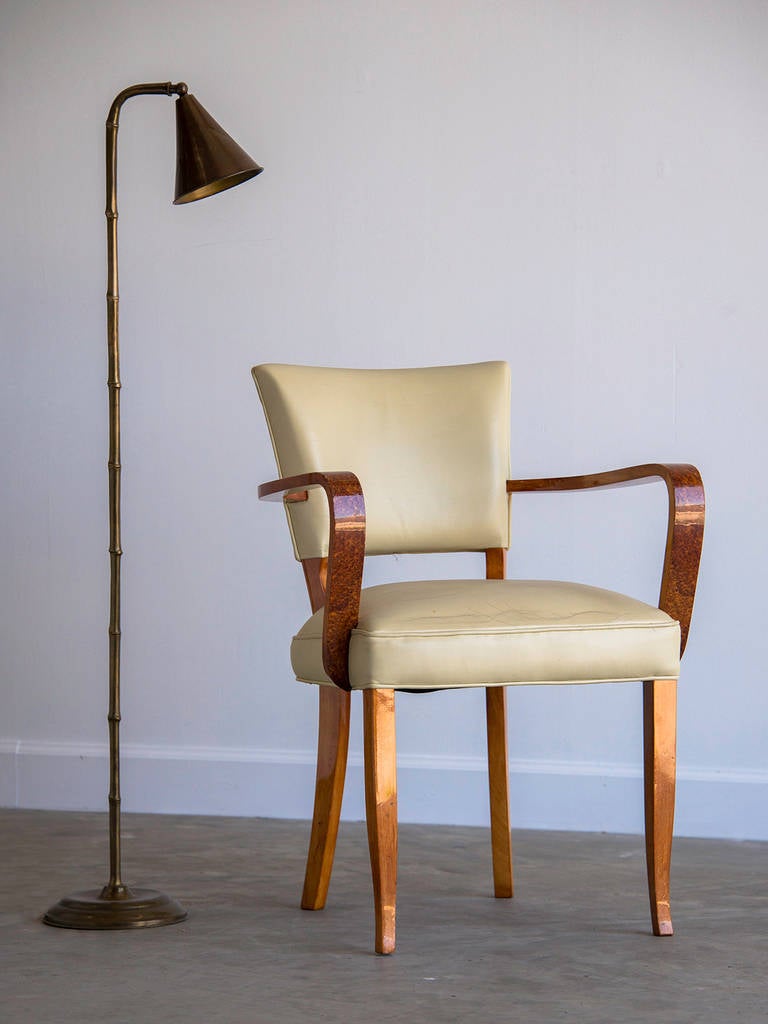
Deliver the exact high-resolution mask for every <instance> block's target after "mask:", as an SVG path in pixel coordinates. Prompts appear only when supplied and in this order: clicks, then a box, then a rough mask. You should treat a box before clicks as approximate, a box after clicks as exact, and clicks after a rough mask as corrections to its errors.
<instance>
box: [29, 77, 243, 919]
mask: <svg viewBox="0 0 768 1024" xmlns="http://www.w3.org/2000/svg"><path fill="white" fill-rule="evenodd" d="M144 95H162V96H178V99H177V100H176V195H175V198H174V203H175V204H178V203H191V202H194V201H195V200H196V199H204V198H205V197H206V196H211V195H214V194H215V193H216V192H222V191H223V190H224V189H227V188H231V187H232V185H239V184H240V182H242V181H247V180H248V178H253V177H254V176H255V175H257V174H259V173H260V172H261V170H262V168H261V167H259V165H258V164H257V163H256V162H255V161H254V160H253V159H252V158H251V157H250V156H248V154H247V153H246V152H245V151H244V150H242V149H241V148H240V147H239V146H238V145H237V143H236V142H234V141H233V139H231V138H230V137H229V135H227V133H226V132H225V131H224V130H223V128H222V127H221V126H220V125H219V124H217V123H216V121H214V119H213V118H212V117H211V115H210V114H209V113H208V112H207V111H206V110H205V109H204V108H203V107H201V106H200V104H199V103H198V102H197V100H196V99H195V97H194V96H190V95H189V92H188V90H187V86H186V84H185V83H184V82H178V83H177V84H173V83H172V82H153V83H148V84H144V85H132V86H131V87H130V88H128V89H123V91H122V92H121V93H118V95H117V96H116V97H115V100H114V102H113V103H112V106H111V107H110V109H109V116H108V117H107V208H106V215H107V348H108V357H109V379H108V383H107V386H108V388H109V463H108V467H109V559H110V601H109V714H108V718H107V720H108V722H109V881H108V882H107V884H106V885H105V886H104V888H103V889H101V890H99V889H96V890H93V891H87V892H77V893H74V894H73V895H72V896H65V897H64V898H63V899H62V900H59V902H58V903H57V904H56V905H55V906H53V907H51V908H50V910H48V912H47V913H46V914H45V916H44V917H43V921H44V922H45V923H46V924H50V925H55V926H57V927H59V928H141V927H144V928H147V927H151V926H154V925H162V924H175V923H176V922H177V921H183V920H184V918H185V917H186V916H187V912H186V910H184V909H183V908H182V907H181V906H180V905H179V904H178V903H177V902H176V901H175V900H174V899H172V898H171V897H170V896H166V895H165V894H164V893H161V892H156V891H155V890H154V889H130V888H128V886H127V885H125V884H124V883H123V880H122V878H121V872H120V739H119V729H120V556H121V555H122V549H121V547H120V355H119V346H118V288H117V129H118V121H119V118H120V109H121V107H122V105H123V103H124V102H125V101H126V100H128V99H131V98H132V97H133V96H144Z"/></svg>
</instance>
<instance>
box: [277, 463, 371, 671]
mask: <svg viewBox="0 0 768 1024" xmlns="http://www.w3.org/2000/svg"><path fill="white" fill-rule="evenodd" d="M311 487H322V488H323V490H324V491H325V493H326V496H327V497H328V511H329V512H330V517H331V531H330V537H329V541H328V576H327V584H326V591H325V605H324V613H323V668H324V669H325V671H326V673H327V675H328V677H329V679H332V680H333V682H334V683H335V684H336V685H337V686H339V687H341V689H342V690H349V689H351V687H350V685H349V667H348V659H349V637H350V634H351V632H352V630H353V629H354V628H355V626H356V625H357V616H358V613H359V611H360V589H361V587H362V585H363V560H364V557H365V502H364V500H363V489H362V487H361V486H360V481H359V480H358V479H357V477H356V476H355V474H354V473H304V474H302V475H301V476H289V477H284V478H283V479H282V480H271V481H270V482H269V483H266V484H261V486H260V487H259V497H260V498H265V499H267V500H268V501H280V500H283V499H284V500H285V501H287V502H292V501H306V500H307V490H308V489H309V488H311Z"/></svg>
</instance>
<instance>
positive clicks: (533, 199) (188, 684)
mask: <svg viewBox="0 0 768 1024" xmlns="http://www.w3.org/2000/svg"><path fill="white" fill-rule="evenodd" d="M767 48H768V6H767V5H766V4H765V3H763V2H757V0H756V2H745V0H737V2H733V0H708V2H707V0H700V2H694V0H677V2H675V3H672V4H666V3H657V2H653V0H643V2H639V0H638V2H630V0H627V2H619V0H613V2H608V0H604V2H599V0H594V2H574V0H562V2H556V0H549V2H547V3H540V2H537V0H520V2H491V0H474V2H470V0H457V2H450V3H449V2H442V0H418V2H416V0H408V2H392V3H387V4H381V3H376V2H373V0H328V2H319V0H315V2H309V0H304V2H300V0H260V2H256V3H242V2H234V0H221V2H220V3H217V4H212V3H202V2H195V0H191V2H190V0H185V2H184V3H181V2H179V0H168V2H166V3H163V4H159V3H156V2H153V3H149V2H146V0H134V2H131V3H129V4H125V3H122V4H118V3H115V2H112V0H104V2H100V3H95V2H89V3H86V2H69V0H67V2H60V0H59V2H53V0H48V2H31V0H23V2H22V0H11V2H10V3H6V4H5V5H4V8H3V14H2V31H1V32H0V119H1V124H2V145H3V151H4V152H3V160H2V162H1V163H0V176H2V185H3V188H2V195H3V202H2V205H1V206H0V238H2V242H3V244H2V250H1V251H0V266H1V267H2V296H0V298H1V300H2V345H3V374H2V383H1V385H0V386H1V387H2V401H1V403H0V416H1V417H2V436H3V438H4V440H3V444H2V446H1V447H0V460H1V463H0V471H1V472H2V480H3V491H4V501H3V529H2V531H0V551H1V553H2V554H1V557H2V577H3V587H2V597H1V598H0V600H2V608H0V630H1V631H2V633H1V634H0V642H1V643H2V683H1V689H0V802H1V803H4V804H6V805H11V806H14V805H18V806H24V807H60V808H72V807H78V808H101V807H103V806H104V802H105V798H104V793H105V789H106V771H105V738H106V729H105V721H104V719H105V714H106V663H107V645H106V616H107V610H106V599H107V591H108V580H107V557H106V544H107V536H106V470H105V462H106V432H107V417H106V411H107V395H106V388H105V386H104V382H105V379H106V352H105V343H104V333H105V332H104V280H105V265H104V264H105V248H104V218H103V205H102V204H103V187H104V186H103V125H104V120H105V117H106V112H107V108H108V106H109V103H110V101H111V99H112V97H113V96H114V95H115V93H117V92H118V91H119V90H120V89H122V88H123V87H125V86H126V85H129V84H132V83H134V82H140V81H151V80H164V79H167V78H173V79H174V80H177V79H185V80H187V81H188V82H189V84H190V87H191V91H192V92H194V93H195V94H196V95H197V96H198V98H199V99H200V100H201V102H202V103H203V104H204V105H205V106H206V107H207V108H208V109H209V110H210V111H211V112H212V113H213V115H214V116H215V117H216V118H217V119H219V120H220V121H221V122H222V124H223V125H224V126H225V127H226V128H227V129H228V130H229V131H230V132H231V133H232V135H233V136H234V137H235V138H237V139H238V140H239V141H240V142H241V143H242V144H243V145H244V146H245V147H246V148H247V149H249V150H250V151H251V152H252V154H253V155H254V156H255V157H256V158H257V159H258V160H259V161H260V162H261V163H263V164H264V166H265V167H266V170H265V172H264V174H263V175H262V176H261V177H260V178H258V179H256V180H255V181H253V182H250V183H248V184H247V185H245V186H243V187H242V188H238V189H235V190H232V191H230V192H226V193H224V194H222V195H220V196H217V197H215V198H214V199H212V200H210V201H207V202H204V203H199V204H194V205H192V206H189V207H182V208H174V207H173V206H172V205H171V203H170V199H171V194H172V188H173V181H172V173H173V172H172V168H173V160H174V153H173V148H174V139H173V110H172V109H171V101H169V100H167V99H165V98H163V97H147V98H141V99H135V100H132V101H131V102H130V103H129V104H128V105H127V106H126V107H125V108H124V111H123V116H122V123H121V130H120V212H121V220H120V230H121V300H122V322H121V340H122V377H123V385H124V389H123V431H124V438H123V464H124V470H123V485H124V511H123V520H124V537H123V543H124V549H125V558H124V559H123V562H124V603H123V626H124V659H123V670H124V671H123V679H124V702H123V712H124V723H123V740H124V758H125V759H124V765H125V769H124V774H125V785H124V805H125V807H126V809H128V810H139V809H147V810H169V811H183V812H191V811H196V812H211V813H216V812H223V813H233V814H259V815H276V816H284V815H288V816H306V815H308V814H309V812H310V806H311V803H310V801H311V776H312V760H313V753H312V751H313V746H314V740H315V728H316V726H315V700H316V696H315V694H314V692H313V691H312V690H311V689H310V688H308V687H304V686H302V685H300V684H297V683H295V682H294V681H293V680H292V677H291V673H290V668H289V664H288V642H289V638H290V635H291V633H292V631H293V630H294V629H295V628H296V626H297V625H298V624H299V621H300V620H301V618H302V617H303V615H304V611H305V608H306V597H305V594H304V589H303V581H302V579H301V574H300V572H299V570H298V569H297V567H296V566H295V565H294V564H293V562H292V558H291V553H290V546H289V542H288V537H287V531H286V530H285V525H284V522H283V519H282V514H281V512H280V510H279V509H277V508H275V507H274V506H272V505H259V504H258V502H257V501H256V485H257V483H258V482H259V481H261V480H263V479H269V478H271V477H272V476H273V475H274V467H273V463H272V455H271V451H270V448H269V443H268V439H267V434H266V430H265V428H264V425H263V423H262V419H261V412H260V409H259V407H258V403H257V399H256V394H255V390H254V388H253V385H252V383H251V379H250V375H249V367H250V366H251V365H252V364H253V363H255V362H261V361H268V360H279V361H285V362H292V361H293V362H301V361H306V362H315V363H329V364H334V365H351V366H371V365H373V366H377V365H378V366H398V365H414V364H415V365H420V364H431V363H451V362H462V361H472V360H476V359H486V358H489V359H497V358H506V359H508V360H509V361H510V363H511V364H512V367H513V381H514V383H513V390H514V408H513V415H512V424H511V429H512V443H513V448H512V450H513V470H514V473H515V475H517V476H527V475H548V474H567V473H579V472H585V471H590V470H597V469H606V468H610V467H615V466H620V465H628V464H632V463H635V462H643V461H648V460H678V461H692V462H695V463H697V464H698V465H699V466H700V468H701V470H702V472H703V474H704V478H705V482H706V484H707V489H708V499H709V525H708V530H707V536H706V544H705V556H704V561H703V565H702V573H701V582H700V591H699V597H698V600H697V606H696V610H695V615H694V622H693V628H692V635H691V642H690V645H689V649H688V653H687V656H686V660H685V664H684V675H683V682H682V685H681V694H680V719H681V720H680V730H679V767H680V779H681V781H680V790H679V800H678V818H677V821H678V830H679V831H680V832H682V833H687V834H694V835H719V836H751V837H756V838H757V837H762V838H768V821H767V820H766V819H767V818H768V814H766V810H765V809H766V807H768V801H767V800H766V790H767V788H768V787H767V785H766V783H767V782H768V767H767V766H766V725H765V723H766V702H767V698H766V694H767V693H768V688H766V685H765V680H764V667H763V662H764V657H763V648H764V642H765V640H764V638H765V624H764V609H763V600H762V598H763V577H764V572H765V562H766V558H765V556H766V533H765V530H764V529H763V528H762V527H763V509H764V508H765V505H766V497H767V495H766V484H765V479H766V474H765V473H764V471H763V466H762V462H763V459H764V451H763V449H764V439H765V410H764V404H763V391H764V383H765V378H766V321H767V319H768V316H767V314H766V306H765V301H764V299H765V284H764V278H765V268H766V263H767V259H766V257H767V256H768V252H767V251H766V250H767V248H768V245H767V242H766V238H767V237H768V235H767V233H766V229H765V206H766V203H765V195H766V181H768V142H767V140H766V128H768V114H766V111H767V110H768V106H767V105H766V87H767V86H768V62H766V59H765V54H766V51H767ZM332 468H337V467H332ZM513 516H514V544H513V549H512V552H511V561H510V564H511V572H512V573H513V574H515V575H519V576H528V575H543V576H551V577H554V578H575V579H581V580H584V581H587V582H594V583H597V584H601V585H606V586H611V587H616V588H617V589H626V590H629V591H631V592H633V593H635V594H636V595H637V596H640V597H644V598H646V599H648V600H654V598H655V596H656V592H657V588H658V582H659V575H660V566H661V549H662V544H663V530H664V516H665V492H664V488H663V485H651V486H649V487H645V488H632V489H627V490H621V491H618V492H616V493H611V492H603V493H598V494H589V495H574V496H554V497H552V496H550V497H539V496H531V497H521V498H520V499H519V500H518V501H517V503H516V505H515V507H514V510H513ZM480 571H481V564H480V559H479V557H478V556H469V555H467V556H456V557H447V558H445V557H444V558H443V560H442V561H439V562H437V563H436V562H435V560H434V559H432V558H424V559H420V560H418V559H411V560H408V559H399V560H390V561H389V562H386V563H385V562H376V563H374V564H372V565H371V568H370V573H369V578H370V580H371V581H373V580H380V579H384V578H387V576H388V574H392V573H405V574H410V575H419V574H423V573H425V572H430V573H433V572H434V573H441V574H443V575H447V576H451V575H458V574H463V575H467V574H477V573H478V572H480ZM639 701H640V696H639V689H638V687H637V686H636V685H629V684H624V685H621V686H614V687H603V688H598V687H586V688H570V689H567V690H563V689H556V690H546V689H538V690H537V689H524V690H517V691H513V692H512V693H511V694H510V730H511V753H512V758H513V760H512V769H513V804H514V807H513V815H514V818H515V821H516V822H517V823H518V824H521V825H533V826H538V827H545V828H550V827H551V828H559V827H563V828H577V827H585V828H594V829H614V830H628V831H632V830H639V829H640V827H641V797H640V783H639V771H640V744H641V737H640V716H639V710H640V704H639ZM400 703H401V711H400V716H399V744H400V752H401V792H402V795H401V807H402V816H403V818H404V819H406V820H421V821H444V822H474V823H482V822H484V821H485V820H486V815H487V810H486V797H485V790H484V777H483V774H482V764H483V762H482V758H483V753H484V725H483V709H482V697H481V695H479V694H473V693H453V694H444V695H434V696H427V697H423V698H421V699H416V698H411V699H408V698H407V697H404V698H403V699H402V700H401V702H400ZM356 715H359V710H357V711H356ZM352 750H353V754H352V771H351V775H350V782H349V786H348V793H347V798H346V804H345V814H346V815H348V816H352V817H355V816H360V815H361V813H362V793H361V783H360V768H359V765H360V750H361V738H360V728H359V718H358V717H356V719H355V723H354V734H353V744H352Z"/></svg>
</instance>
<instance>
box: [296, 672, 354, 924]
mask: <svg viewBox="0 0 768 1024" xmlns="http://www.w3.org/2000/svg"><path fill="white" fill-rule="evenodd" d="M318 689H319V690H320V714H319V724H318V737H317V776H316V779H315V809H314V813H313V816H312V834H311V836H310V840H309V853H308V854H307V870H306V872H305V874H304V891H303V893H302V896H301V906H302V907H303V909H304V910H322V909H323V907H324V906H325V901H326V899H327V897H328V885H329V883H330V881H331V871H332V870H333V857H334V854H335V852H336V837H337V835H338V832H339V819H340V817H341V800H342V797H343V795H344V776H345V774H346V769H347V750H348V748H349V706H350V694H348V693H345V692H344V690H340V689H338V688H337V687H335V686H333V687H331V686H320V687H318Z"/></svg>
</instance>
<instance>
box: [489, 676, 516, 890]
mask: <svg viewBox="0 0 768 1024" xmlns="http://www.w3.org/2000/svg"><path fill="white" fill-rule="evenodd" d="M485 710H486V717H487V724H488V789H489V792H490V797H491V850H492V852H493V894H494V896H496V897H501V898H507V899H508V898H509V897H511V896H512V892H513V890H512V835H511V832H510V824H509V757H508V753H507V691H506V690H505V688H504V687H503V686H487V687H486V689H485Z"/></svg>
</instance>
